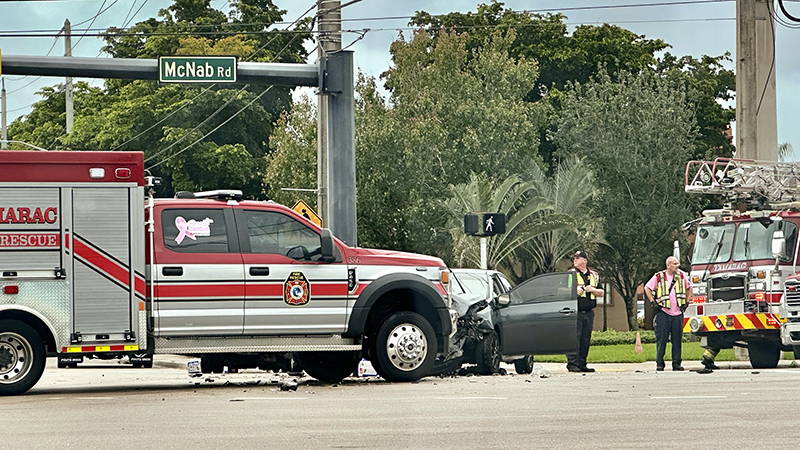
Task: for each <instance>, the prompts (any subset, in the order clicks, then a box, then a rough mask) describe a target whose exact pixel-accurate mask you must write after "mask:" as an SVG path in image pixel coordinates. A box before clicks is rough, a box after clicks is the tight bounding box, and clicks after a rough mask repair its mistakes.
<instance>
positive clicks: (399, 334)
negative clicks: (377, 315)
mask: <svg viewBox="0 0 800 450" xmlns="http://www.w3.org/2000/svg"><path fill="white" fill-rule="evenodd" d="M386 354H387V355H388V357H389V361H390V362H391V363H392V365H393V366H394V367H396V368H397V369H399V370H403V371H411V370H414V369H416V368H417V366H419V365H420V364H422V362H423V361H425V357H426V356H427V355H428V340H427V339H426V337H425V334H424V333H423V332H422V331H421V330H420V329H419V327H417V326H416V325H414V324H412V323H402V324H400V325H398V326H396V327H395V328H394V329H393V330H392V331H391V333H389V337H388V339H387V340H386Z"/></svg>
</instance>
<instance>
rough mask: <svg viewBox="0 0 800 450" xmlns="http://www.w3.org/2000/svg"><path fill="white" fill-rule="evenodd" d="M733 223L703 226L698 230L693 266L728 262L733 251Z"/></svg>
mask: <svg viewBox="0 0 800 450" xmlns="http://www.w3.org/2000/svg"><path fill="white" fill-rule="evenodd" d="M734 230H735V226H734V224H732V223H727V224H724V225H703V226H701V227H700V228H699V229H698V230H697V239H695V241H694V253H693V254H692V264H711V263H719V262H725V261H728V260H729V259H730V258H731V250H732V249H733V234H734Z"/></svg>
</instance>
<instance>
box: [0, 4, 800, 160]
mask: <svg viewBox="0 0 800 450" xmlns="http://www.w3.org/2000/svg"><path fill="white" fill-rule="evenodd" d="M485 2H486V3H488V2H489V0H486V1H485ZM274 3H275V4H276V5H277V6H278V7H280V8H282V9H285V10H287V13H286V15H285V16H284V19H285V20H286V21H287V22H291V21H293V20H295V19H297V18H298V17H300V16H301V15H303V13H305V12H306V11H307V10H308V9H309V8H310V7H312V6H313V5H314V4H315V3H316V1H315V0H274ZM342 3H348V0H343V1H342ZM479 3H482V2H481V1H480V0H473V1H465V0H429V1H423V0H403V1H386V0H361V1H359V2H357V3H354V4H352V5H349V6H346V7H345V8H343V10H342V19H343V24H342V28H343V29H344V30H363V29H368V30H369V31H367V32H366V34H364V36H363V38H360V39H359V34H358V33H355V32H345V33H344V35H343V46H345V47H348V49H349V50H353V51H354V58H355V64H356V66H357V70H360V71H362V72H364V73H366V74H367V75H371V76H374V77H376V78H377V77H379V76H380V74H381V73H382V72H384V71H385V70H386V69H388V68H389V67H390V65H391V57H390V55H389V45H390V44H391V42H392V41H394V40H396V39H397V38H398V35H399V33H400V32H402V33H403V34H404V35H405V36H406V37H408V36H410V35H411V32H412V31H411V29H410V27H409V26H408V20H409V17H410V16H412V15H414V13H415V12H416V11H426V12H428V13H431V14H445V13H449V12H454V11H459V12H462V13H466V12H470V11H476V9H477V5H478V4H479ZM504 3H505V7H506V8H511V9H514V10H515V11H522V10H526V11H535V12H542V13H544V12H553V13H557V12H561V13H562V14H564V15H566V16H567V17H568V19H567V20H566V22H567V24H568V25H569V30H570V31H571V30H573V29H574V28H575V26H578V25H582V24H592V25H600V24H603V23H610V24H616V25H619V26H620V27H623V28H626V29H629V30H631V31H633V32H634V33H636V34H639V35H644V36H645V37H647V38H649V39H662V40H664V41H665V42H666V43H668V44H670V45H671V46H672V48H670V49H668V51H669V52H670V53H672V54H674V55H678V56H682V55H692V56H694V57H697V58H699V57H700V56H702V55H710V56H718V55H722V54H724V53H726V52H729V53H730V54H731V61H730V62H728V63H727V68H729V69H733V68H734V63H733V60H734V59H735V54H736V36H735V32H736V21H735V17H736V2H735V1H734V0H693V1H686V0H683V1H681V0H536V1H534V0H527V1H525V0H507V1H505V2H504ZM171 4H172V1H171V0H60V1H59V0H49V1H47V0H41V1H37V0H20V1H15V0H11V1H9V0H0V51H2V55H35V56H45V55H52V56H59V55H63V54H64V39H63V38H54V37H53V35H54V34H55V33H56V32H57V31H58V30H59V29H61V27H62V26H63V25H64V20H65V19H69V20H70V22H71V23H72V28H73V37H72V45H73V49H72V55H73V56H83V57H107V55H104V54H100V48H101V46H102V44H103V43H102V41H101V39H100V38H97V37H88V36H87V37H83V38H81V37H80V35H81V33H82V32H83V30H85V29H86V28H91V29H93V30H95V29H102V30H104V29H106V28H108V27H111V26H115V27H124V26H130V25H133V24H135V23H137V22H139V21H143V20H146V19H148V18H150V17H156V15H157V13H158V10H159V9H161V8H166V7H168V6H169V5H171ZM785 4H786V7H787V9H788V10H789V12H790V14H792V15H794V16H800V2H799V1H797V0H785ZM211 5H212V6H213V7H215V8H217V9H220V10H222V11H225V12H226V13H227V11H228V8H229V7H228V0H213V1H212V2H211ZM606 6H608V7H606ZM776 7H777V6H776ZM314 11H315V10H312V11H311V13H309V14H313V13H314ZM98 13H99V14H98ZM779 14H780V12H779ZM367 19H369V20H367ZM31 30H51V31H52V32H51V33H48V34H49V36H48V37H7V36H4V34H10V33H9V32H22V31H31ZM92 32H96V31H92ZM775 32H776V66H775V69H776V80H777V97H778V98H777V105H778V141H779V142H781V143H783V142H789V143H790V144H792V145H793V147H795V148H797V149H798V151H800V127H798V126H797V125H796V124H798V123H800V110H798V109H797V108H795V107H794V106H795V105H798V104H800V53H798V52H796V51H794V50H795V49H794V47H793V46H792V44H791V42H793V41H794V42H797V39H798V37H800V28H798V29H795V28H789V27H786V26H783V25H781V24H779V23H776V26H775ZM312 45H313V44H312ZM310 58H311V60H310V61H308V62H310V63H313V62H314V59H316V52H312V54H311V56H310ZM2 79H4V80H5V89H6V92H7V108H8V123H9V124H10V123H11V122H12V121H13V120H14V119H15V118H17V117H19V116H21V115H24V114H27V113H29V112H30V110H31V105H32V104H33V103H34V102H36V101H38V100H40V99H41V97H40V96H38V95H36V92H37V91H38V90H39V89H40V88H41V87H43V86H53V85H55V84H58V83H63V78H55V77H41V78H38V77H33V76H27V77H23V76H17V75H3V76H2ZM86 81H90V82H91V83H92V84H93V85H94V86H102V81H101V80H86Z"/></svg>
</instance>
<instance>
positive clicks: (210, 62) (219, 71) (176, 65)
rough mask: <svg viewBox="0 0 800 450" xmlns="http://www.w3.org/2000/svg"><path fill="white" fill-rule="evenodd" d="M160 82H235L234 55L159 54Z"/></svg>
mask: <svg viewBox="0 0 800 450" xmlns="http://www.w3.org/2000/svg"><path fill="white" fill-rule="evenodd" d="M158 81H159V82H161V83H235V82H236V57H235V56H159V57H158Z"/></svg>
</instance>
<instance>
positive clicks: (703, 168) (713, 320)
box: [684, 158, 800, 368]
mask: <svg viewBox="0 0 800 450" xmlns="http://www.w3.org/2000/svg"><path fill="white" fill-rule="evenodd" d="M798 169H800V167H798V166H797V165H795V164H789V163H777V162H762V161H752V160H742V159H728V158H718V159H716V160H715V161H713V162H707V161H691V162H690V163H689V164H688V165H687V167H686V182H685V189H686V192H690V193H699V194H715V195H721V196H723V198H724V205H723V207H722V208H720V209H714V210H706V211H703V216H702V218H701V219H698V222H699V223H698V228H697V233H696V239H695V245H694V253H693V254H692V270H691V278H692V283H693V285H694V287H693V299H692V304H691V305H690V306H689V308H688V309H687V311H686V313H685V316H684V317H685V318H684V331H685V332H690V331H691V332H692V333H694V334H695V335H698V336H700V337H701V343H700V345H701V346H708V347H712V348H717V349H721V348H732V347H734V346H739V347H746V348H747V349H748V354H749V358H750V363H751V364H752V366H753V367H754V368H769V367H775V366H776V365H777V364H778V360H779V358H780V351H781V350H787V351H791V350H794V351H795V352H796V353H800V347H798V346H797V345H799V344H800V339H798V340H797V341H796V343H793V342H790V341H787V340H785V339H784V340H782V338H781V335H782V334H786V333H785V332H784V333H782V331H781V329H782V326H783V324H784V322H786V319H785V318H786V312H785V311H786V307H785V304H784V305H783V306H782V298H783V291H784V285H785V284H786V285H787V286H792V285H793V284H794V283H796V282H795V281H792V282H789V281H788V280H787V277H790V276H791V275H792V274H794V273H795V272H797V270H798V256H799V255H798V253H799V252H798V245H800V240H798V239H797V232H798V225H800V209H798V207H800V203H797V202H796V200H798V199H800V170H798ZM793 292H794V291H793ZM798 293H800V291H799V292H798ZM798 307H800V305H798ZM795 314H797V313H795Z"/></svg>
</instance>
